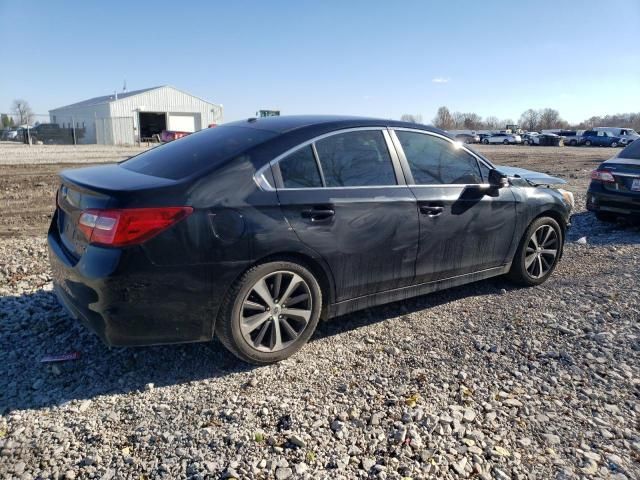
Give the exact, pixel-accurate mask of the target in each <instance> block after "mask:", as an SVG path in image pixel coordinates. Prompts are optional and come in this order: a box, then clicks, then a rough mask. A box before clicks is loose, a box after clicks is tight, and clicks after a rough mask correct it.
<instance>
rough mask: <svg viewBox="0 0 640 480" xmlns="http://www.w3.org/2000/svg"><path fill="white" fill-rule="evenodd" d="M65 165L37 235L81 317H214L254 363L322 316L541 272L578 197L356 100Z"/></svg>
mask: <svg viewBox="0 0 640 480" xmlns="http://www.w3.org/2000/svg"><path fill="white" fill-rule="evenodd" d="M528 173H532V172H528ZM536 175H538V177H536ZM60 177H61V186H60V189H59V191H58V195H57V208H56V212H55V215H54V217H53V220H52V223H51V227H50V230H49V235H48V243H49V253H50V260H51V265H52V271H53V278H54V290H55V292H56V294H57V295H58V298H59V299H60V302H61V303H62V304H63V305H64V306H65V307H66V308H67V310H68V311H69V312H70V313H71V314H72V315H73V316H74V317H76V318H77V319H79V320H80V321H81V322H83V323H85V324H86V325H88V326H89V327H90V328H92V329H93V330H94V331H95V332H97V334H98V335H99V336H100V337H101V338H102V339H103V341H105V342H106V343H107V344H109V345H150V344H162V343H177V342H194V341H207V340H211V339H212V337H213V336H214V334H215V335H217V336H218V338H219V339H220V340H221V341H222V343H223V344H224V345H225V346H226V347H227V348H228V349H229V350H230V351H232V352H233V353H234V354H236V355H237V356H238V357H240V358H241V359H243V360H245V361H248V362H253V363H256V364H266V363H270V362H275V361H278V360H281V359H283V358H286V357H288V356H290V355H291V354H293V353H294V352H296V351H297V350H298V349H300V348H301V347H302V346H303V345H304V344H305V342H306V341H307V340H308V339H309V338H310V337H311V335H312V334H313V332H314V329H315V328H316V325H317V323H318V321H319V320H320V319H327V318H330V317H336V316H339V315H343V314H345V313H348V312H352V311H355V310H359V309H363V308H367V307H371V306H374V305H379V304H382V303H386V302H393V301H398V300H404V299H406V298H408V297H412V296H416V295H422V294H425V293H429V292H433V291H435V290H440V289H443V288H448V287H452V286H456V285H462V284H465V283H469V282H474V281H477V280H482V279H485V278H489V277H494V276H497V275H504V274H507V275H508V276H509V277H510V278H511V279H513V280H514V281H516V282H518V283H520V284H523V285H538V284H540V283H542V282H544V281H545V280H546V279H547V278H548V277H549V275H551V273H552V272H553V270H554V268H555V267H556V265H557V262H558V260H559V259H560V257H561V254H562V248H563V243H564V239H565V228H566V226H567V223H568V219H569V213H570V209H571V207H570V200H571V199H570V198H569V194H567V192H562V191H559V190H556V189H553V188H549V187H548V186H547V184H550V183H554V180H553V179H552V178H551V177H546V176H545V175H544V174H534V175H533V176H531V178H530V179H527V177H528V174H527V171H525V170H519V171H515V172H511V173H509V174H506V173H502V172H500V170H498V169H496V168H495V167H494V166H493V165H492V164H491V162H489V161H488V160H487V159H485V158H484V157H482V156H480V155H479V154H477V153H475V152H473V151H471V150H469V149H468V148H466V147H464V146H461V145H460V143H458V142H455V141H454V139H452V138H451V137H449V136H448V135H447V134H446V133H444V132H442V131H440V130H437V129H434V128H430V127H426V126H420V125H416V124H413V123H403V122H396V121H391V120H377V119H366V118H355V117H319V116H304V117H272V118H264V119H249V120H247V121H241V122H235V123H230V124H227V125H223V126H220V127H216V128H212V129H207V130H203V131H201V132H198V133H195V134H193V135H190V136H188V137H185V138H183V139H180V140H177V141H175V142H172V143H169V144H167V145H164V146H161V147H157V148H154V149H152V150H149V151H147V152H144V153H142V154H140V155H138V156H135V157H133V158H131V159H129V160H126V161H124V162H122V163H119V164H113V165H105V166H96V167H88V168H81V169H74V170H66V171H63V172H62V173H61V174H60ZM536 178H538V180H536Z"/></svg>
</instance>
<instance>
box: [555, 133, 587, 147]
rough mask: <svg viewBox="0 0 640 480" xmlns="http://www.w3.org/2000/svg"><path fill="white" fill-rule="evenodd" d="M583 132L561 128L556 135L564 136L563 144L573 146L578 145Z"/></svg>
mask: <svg viewBox="0 0 640 480" xmlns="http://www.w3.org/2000/svg"><path fill="white" fill-rule="evenodd" d="M583 133H584V130H561V131H560V132H557V135H560V136H561V137H563V138H564V144H565V145H570V146H572V147H575V146H578V145H580V142H581V141H582V135H583Z"/></svg>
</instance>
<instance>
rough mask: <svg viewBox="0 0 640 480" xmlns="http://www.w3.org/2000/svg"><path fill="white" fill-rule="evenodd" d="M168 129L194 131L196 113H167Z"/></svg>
mask: <svg viewBox="0 0 640 480" xmlns="http://www.w3.org/2000/svg"><path fill="white" fill-rule="evenodd" d="M168 130H171V131H173V132H195V131H196V115H195V114H193V113H184V114H176V113H171V114H169V127H168Z"/></svg>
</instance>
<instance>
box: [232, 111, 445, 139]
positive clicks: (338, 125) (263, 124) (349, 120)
mask: <svg viewBox="0 0 640 480" xmlns="http://www.w3.org/2000/svg"><path fill="white" fill-rule="evenodd" d="M227 125H228V126H238V127H250V128H256V129H260V130H269V131H272V132H277V133H287V132H291V131H293V130H298V129H302V128H305V127H324V128H325V129H326V130H333V129H336V130H338V129H342V128H356V127H379V126H387V127H404V128H416V129H419V130H426V131H430V132H435V133H439V134H441V135H445V136H447V137H449V134H447V133H446V132H444V131H443V130H440V129H438V128H435V127H429V126H427V125H422V124H419V123H410V122H402V121H399V120H391V119H383V118H373V117H356V116H343V115H283V116H279V117H264V118H249V119H247V120H240V121H237V122H230V123H225V124H223V126H227Z"/></svg>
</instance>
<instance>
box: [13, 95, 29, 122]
mask: <svg viewBox="0 0 640 480" xmlns="http://www.w3.org/2000/svg"><path fill="white" fill-rule="evenodd" d="M11 110H12V111H13V112H14V113H15V114H16V115H17V116H18V119H19V122H18V124H19V125H25V124H29V123H31V119H32V118H33V111H32V110H31V107H30V106H29V102H27V101H26V100H22V99H21V98H18V99H16V100H14V101H13V104H12V106H11Z"/></svg>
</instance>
